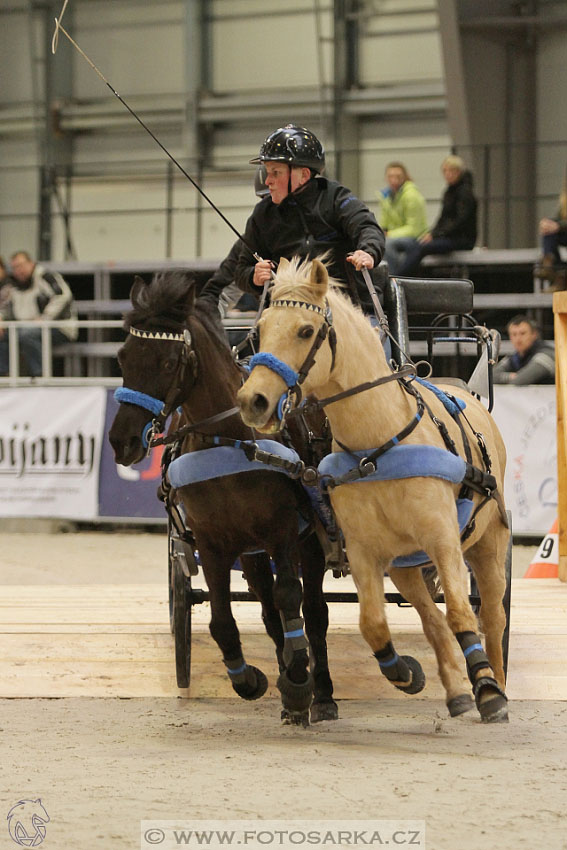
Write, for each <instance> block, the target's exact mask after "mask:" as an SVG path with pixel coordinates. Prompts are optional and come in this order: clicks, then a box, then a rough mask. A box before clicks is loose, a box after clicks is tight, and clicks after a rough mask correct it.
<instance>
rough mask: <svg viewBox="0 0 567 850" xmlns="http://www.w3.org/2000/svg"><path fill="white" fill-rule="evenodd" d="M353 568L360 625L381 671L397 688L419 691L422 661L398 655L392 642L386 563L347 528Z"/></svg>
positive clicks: (423, 678)
mask: <svg viewBox="0 0 567 850" xmlns="http://www.w3.org/2000/svg"><path fill="white" fill-rule="evenodd" d="M345 543H346V549H347V553H348V559H349V565H350V571H351V574H352V577H353V579H354V583H355V585H356V589H357V592H358V602H359V606H360V614H359V626H360V632H361V634H362V637H363V638H364V640H365V641H366V643H367V644H368V645H369V646H370V648H371V649H372V652H373V653H374V657H375V658H376V660H377V661H378V664H379V666H380V670H381V672H382V673H383V674H384V676H386V678H387V679H388V681H389V682H391V683H392V684H393V685H394V686H395V687H396V688H398V690H400V691H404V693H407V694H417V693H419V692H420V691H422V690H423V688H424V687H425V676H424V673H423V670H422V668H421V664H420V663H419V661H417V660H416V659H415V658H413V657H412V656H411V655H402V656H400V655H398V654H397V652H396V651H395V649H394V646H393V644H392V636H391V634H390V628H389V626H388V622H387V620H386V611H385V605H384V564H377V562H376V552H375V549H373V548H369V547H368V546H367V545H363V544H361V543H360V542H359V541H358V540H357V539H356V538H354V539H353V538H351V539H349V538H348V537H347V534H346V532H345Z"/></svg>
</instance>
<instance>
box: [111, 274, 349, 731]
mask: <svg viewBox="0 0 567 850" xmlns="http://www.w3.org/2000/svg"><path fill="white" fill-rule="evenodd" d="M130 297H131V301H132V305H133V309H132V311H131V312H130V313H128V314H127V315H126V317H125V329H126V330H127V331H129V334H128V338H127V340H126V342H125V344H124V346H123V347H122V348H121V349H120V351H119V353H118V361H119V364H120V368H121V370H122V375H123V379H124V387H125V388H128V390H132V391H134V394H133V395H132V399H133V402H125V403H122V404H121V405H120V409H119V411H118V413H117V415H116V418H115V420H114V422H113V424H112V427H111V429H110V433H109V439H110V442H111V444H112V446H113V449H114V452H115V458H116V462H117V463H120V464H123V465H126V466H129V465H131V464H134V463H137V462H139V461H140V460H142V458H143V457H144V456H145V448H144V445H143V432H144V431H145V429H147V425H148V419H150V418H151V415H150V414H148V410H147V409H146V408H145V407H143V406H139V404H137V403H135V401H136V399H137V398H143V397H142V396H141V395H137V394H143V395H144V396H146V397H148V396H149V397H151V398H152V399H154V400H155V399H158V400H159V401H160V402H164V406H166V405H167V407H168V409H169V410H172V409H175V408H177V407H178V406H181V408H182V411H183V416H184V419H185V421H186V422H188V423H193V424H195V423H200V422H202V421H203V420H205V419H208V418H210V417H214V416H216V415H217V414H220V413H222V412H223V411H228V410H230V409H231V408H234V407H235V404H236V401H235V400H236V393H237V391H238V389H239V387H240V386H241V384H242V380H243V377H242V371H241V369H240V367H239V366H237V365H236V363H235V362H234V360H233V357H232V355H231V352H230V349H229V347H228V344H227V342H226V338H225V335H224V331H223V328H222V325H221V321H220V316H219V313H218V310H217V309H216V308H214V307H210V306H208V305H206V304H203V303H202V302H199V301H196V300H195V292H194V286H193V281H192V279H191V277H190V276H189V275H187V274H186V273H184V272H179V271H178V272H165V273H163V274H158V275H156V276H155V277H154V279H153V280H152V282H151V283H150V284H146V283H145V282H144V281H143V280H142V279H141V278H137V279H136V281H135V283H134V285H133V287H132V290H131V293H130ZM212 435H215V436H217V437H221V438H222V439H225V440H226V442H229V441H230V440H246V441H250V440H253V438H254V432H253V431H252V430H251V429H250V428H248V427H247V426H245V425H244V424H243V422H242V420H241V418H240V416H239V415H238V413H237V412H236V413H233V414H232V415H231V416H229V417H228V418H224V419H222V420H221V421H217V422H215V423H214V424H209V425H207V426H203V428H202V431H201V430H200V429H199V428H198V430H197V431H196V432H195V433H189V434H187V435H186V436H185V437H184V442H183V445H182V452H183V453H186V452H195V451H199V452H200V455H199V457H202V456H203V455H206V452H207V449H208V448H209V447H210V446H211V442H212V441H211V436H212ZM235 451H236V449H235ZM208 457H211V455H210V454H209V455H207V457H205V461H206V460H207V459H208ZM191 460H192V459H191ZM216 474H217V476H219V477H215V478H212V479H210V480H200V481H198V482H196V483H191V484H189V485H187V486H181V487H179V489H178V490H177V498H179V499H180V500H181V502H182V504H183V506H184V509H185V513H186V517H187V524H188V526H189V528H190V529H191V530H192V532H193V534H194V537H195V541H196V544H197V548H198V550H199V556H200V560H201V564H202V567H203V573H204V576H205V580H206V582H207V585H208V588H209V593H210V604H211V621H210V632H211V635H212V637H213V638H214V640H215V641H216V643H217V644H218V646H219V648H220V650H221V652H222V657H223V661H224V663H225V665H226V667H227V671H228V675H229V677H230V679H231V682H232V686H233V688H234V690H235V691H236V693H237V694H238V695H239V696H240V697H242V698H243V699H249V700H250V699H258V698H259V697H261V696H262V695H263V694H264V693H265V691H266V688H267V679H266V677H265V676H264V674H263V673H262V671H260V670H259V669H258V668H256V667H253V666H252V665H249V664H246V662H245V660H244V656H243V651H242V646H241V642H240V635H239V632H238V628H237V625H236V622H235V620H234V617H233V615H232V612H231V600H230V572H231V567H232V565H233V564H234V561H235V560H236V558H237V557H239V556H242V557H241V562H242V565H243V570H244V574H245V576H246V578H247V580H248V583H249V586H250V588H251V590H252V591H253V592H254V593H255V594H256V596H257V597H258V599H259V600H260V602H261V605H262V617H263V620H264V623H265V626H266V630H267V632H268V634H269V635H270V637H271V638H272V640H273V641H274V643H275V645H276V654H277V659H278V664H279V668H280V676H279V679H278V688H279V690H280V692H281V695H282V705H283V712H282V717H283V718H284V719H285V720H287V722H291V723H303V724H305V723H306V722H308V719H309V708H310V707H311V720H312V721H314V722H315V721H318V720H330V719H335V718H336V717H337V716H338V714H337V706H336V703H335V702H334V700H333V697H332V693H333V686H332V682H331V678H330V675H329V670H328V661H327V646H326V631H327V626H328V610H327V604H326V602H325V599H324V596H323V591H322V582H323V575H324V571H325V560H324V556H323V552H322V549H321V546H320V544H319V541H318V539H317V536H316V534H315V533H310V534H307V536H305V534H303V535H302V536H301V537H300V536H299V530H298V516H299V514H300V513H301V514H303V516H308V518H309V519H312V518H313V517H312V511H311V506H310V503H309V500H308V498H307V497H306V495H305V493H304V491H303V488H302V487H301V485H300V484H299V483H298V482H297V481H295V480H292V479H291V478H289V477H288V476H287V475H284V474H283V473H281V472H277V471H274V472H272V471H267V470H258V471H247V472H245V473H243V474H239V475H223V470H222V469H219V470H217V471H216ZM258 550H264V552H267V553H269V554H270V555H271V557H272V558H273V560H274V562H275V565H276V579H275V581H274V578H273V575H272V571H271V569H270V566H269V560H268V558H267V556H266V555H265V554H264V555H243V553H254V552H256V553H257V552H258ZM298 566H301V570H302V574H303V588H304V598H303V614H304V616H305V629H306V632H307V638H308V640H309V647H310V649H311V655H312V662H311V663H312V670H310V669H309V655H308V649H309V647H308V644H307V640H306V638H305V635H304V633H303V619H302V617H301V605H302V586H301V582H300V580H299V579H298V577H297V570H298Z"/></svg>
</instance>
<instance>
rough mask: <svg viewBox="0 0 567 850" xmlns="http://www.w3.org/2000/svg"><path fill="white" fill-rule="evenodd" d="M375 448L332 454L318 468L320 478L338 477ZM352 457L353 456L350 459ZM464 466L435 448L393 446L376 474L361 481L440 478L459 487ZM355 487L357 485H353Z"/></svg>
mask: <svg viewBox="0 0 567 850" xmlns="http://www.w3.org/2000/svg"><path fill="white" fill-rule="evenodd" d="M373 451H374V449H365V450H363V451H356V452H352V453H351V454H347V452H332V453H331V454H328V455H326V457H324V458H323V460H322V461H321V463H320V464H319V466H318V471H319V475H322V476H325V475H331V476H332V477H333V478H340V476H341V475H344V474H345V473H346V472H349V471H350V470H351V469H353V468H354V467H356V466H357V462H356V458H360V460H362V458H365V457H368V455H371V454H372V452H373ZM352 455H355V456H356V457H353V456H352ZM465 472H466V464H465V462H464V460H463V459H462V458H461V457H458V455H454V454H451V452H448V451H447V450H446V449H441V448H438V447H437V446H420V445H405V444H404V445H400V446H393V447H392V448H391V449H389V450H388V451H387V452H385V454H383V455H382V456H381V457H379V458H378V460H377V461H376V472H373V473H372V474H371V475H368V476H366V477H365V478H361V479H360V483H361V484H364V483H365V482H367V481H395V480H397V479H399V478H443V479H445V480H446V481H450V482H451V483H452V484H460V482H461V481H462V480H463V478H464V477H465ZM352 483H356V484H358V483H359V482H358V481H356V482H352Z"/></svg>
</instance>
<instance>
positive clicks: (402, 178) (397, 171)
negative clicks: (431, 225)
mask: <svg viewBox="0 0 567 850" xmlns="http://www.w3.org/2000/svg"><path fill="white" fill-rule="evenodd" d="M386 182H387V184H388V185H387V187H386V188H385V189H382V191H381V192H379V193H378V199H379V201H380V204H381V216H380V227H381V228H382V230H383V231H384V233H385V234H386V251H385V253H384V259H385V260H386V262H387V263H388V270H389V272H390V274H391V275H397V274H398V272H399V270H400V268H401V267H402V265H403V262H404V260H405V256H406V251H407V249H408V248H409V247H411V246H413V245H415V240H416V239H419V238H420V237H421V236H423V235H424V233H426V232H427V219H426V215H425V198H424V197H423V195H422V194H421V192H420V191H419V189H418V188H417V186H416V185H415V183H414V182H413V181H412V179H411V177H410V176H409V174H408V172H407V169H406V167H405V165H403V163H401V162H391V163H390V164H389V165H387V166H386Z"/></svg>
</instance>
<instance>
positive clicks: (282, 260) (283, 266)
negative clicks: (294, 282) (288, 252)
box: [278, 257, 289, 271]
mask: <svg viewBox="0 0 567 850" xmlns="http://www.w3.org/2000/svg"><path fill="white" fill-rule="evenodd" d="M288 268H289V260H288V259H287V258H286V257H280V261H279V263H278V269H282V271H285V270H286V269H288Z"/></svg>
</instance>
